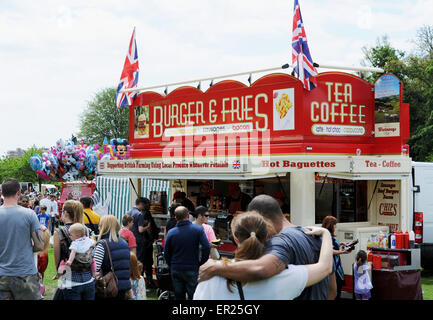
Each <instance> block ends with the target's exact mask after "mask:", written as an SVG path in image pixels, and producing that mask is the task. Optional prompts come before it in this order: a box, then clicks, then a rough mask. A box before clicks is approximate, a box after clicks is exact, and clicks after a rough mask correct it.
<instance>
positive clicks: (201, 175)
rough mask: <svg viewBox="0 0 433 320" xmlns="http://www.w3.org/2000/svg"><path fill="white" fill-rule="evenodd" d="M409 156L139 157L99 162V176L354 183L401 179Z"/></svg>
mask: <svg viewBox="0 0 433 320" xmlns="http://www.w3.org/2000/svg"><path fill="white" fill-rule="evenodd" d="M411 161H412V160H411V159H410V158H409V157H407V156H400V155H395V156H343V155H342V156H325V155H270V156H260V157H255V156H245V157H240V156H239V157H234V156H231V157H221V158H218V157H216V158H205V157H202V158H174V157H173V158H137V159H127V160H105V161H104V160H100V161H98V175H103V176H120V177H130V178H149V179H160V180H161V179H163V180H174V179H188V180H202V179H213V180H251V179H265V178H272V177H277V176H280V177H281V176H285V175H286V174H287V173H291V172H294V173H295V172H314V173H319V174H322V175H326V174H327V175H328V176H331V175H335V176H341V175H344V176H345V177H346V178H348V179H352V180H376V179H377V178H376V177H381V178H384V180H385V179H386V180H395V179H396V178H397V179H401V177H402V176H405V175H406V176H407V175H409V174H410V172H411V171H412V166H411Z"/></svg>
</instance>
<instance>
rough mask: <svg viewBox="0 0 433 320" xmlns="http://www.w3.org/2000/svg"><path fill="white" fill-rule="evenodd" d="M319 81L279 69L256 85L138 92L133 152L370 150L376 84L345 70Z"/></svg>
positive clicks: (229, 83)
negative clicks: (313, 83) (306, 84)
mask: <svg viewBox="0 0 433 320" xmlns="http://www.w3.org/2000/svg"><path fill="white" fill-rule="evenodd" d="M317 82H318V86H317V88H316V89H314V90H312V91H307V90H304V89H303V87H302V83H301V82H300V81H299V80H298V79H297V78H294V77H292V76H290V75H288V74H282V73H276V74H269V75H266V76H264V77H262V78H260V79H258V80H257V81H255V82H254V83H253V84H252V85H251V86H246V85H245V84H243V83H241V82H238V81H233V80H227V81H222V82H219V83H217V84H215V85H213V86H212V87H210V88H209V89H207V90H206V91H205V92H203V91H201V90H199V89H197V88H195V87H191V86H185V87H181V88H177V89H175V90H174V91H172V92H171V93H169V94H168V95H161V94H159V93H156V92H144V93H141V94H139V95H138V96H137V98H136V99H135V101H134V105H133V106H132V107H130V144H131V146H132V149H131V156H132V157H161V156H183V157H185V156H197V155H198V154H199V155H202V156H216V155H219V156H227V155H233V154H244V155H246V154H272V155H284V154H303V153H321V154H322V153H327V154H355V153H356V152H357V151H356V150H361V149H362V152H363V154H371V153H372V150H373V145H374V86H373V85H371V84H370V83H368V82H367V81H365V80H363V79H361V78H359V77H356V76H354V75H351V74H347V73H340V72H328V73H322V74H319V75H318V76H317ZM398 149H399V150H400V146H399V147H398Z"/></svg>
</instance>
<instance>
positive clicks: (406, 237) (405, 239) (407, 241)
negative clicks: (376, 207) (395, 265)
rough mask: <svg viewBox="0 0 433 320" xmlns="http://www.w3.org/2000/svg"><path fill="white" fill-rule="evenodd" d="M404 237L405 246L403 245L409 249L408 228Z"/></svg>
mask: <svg viewBox="0 0 433 320" xmlns="http://www.w3.org/2000/svg"><path fill="white" fill-rule="evenodd" d="M403 239H404V246H403V248H404V249H409V232H408V231H407V230H406V232H405V233H404V236H403Z"/></svg>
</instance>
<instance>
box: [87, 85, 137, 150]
mask: <svg viewBox="0 0 433 320" xmlns="http://www.w3.org/2000/svg"><path fill="white" fill-rule="evenodd" d="M128 112H129V108H128V107H122V108H120V109H117V107H116V90H115V89H114V88H107V89H103V90H101V91H100V92H98V93H96V95H95V97H94V98H93V99H92V100H91V101H90V102H89V103H88V104H87V108H86V109H85V110H84V112H83V113H82V115H81V118H80V133H79V137H80V138H81V139H84V141H85V143H86V144H88V145H89V144H99V145H101V144H102V142H103V141H104V138H105V137H107V139H108V140H110V139H112V138H122V139H128V132H129V130H128V120H129V118H128Z"/></svg>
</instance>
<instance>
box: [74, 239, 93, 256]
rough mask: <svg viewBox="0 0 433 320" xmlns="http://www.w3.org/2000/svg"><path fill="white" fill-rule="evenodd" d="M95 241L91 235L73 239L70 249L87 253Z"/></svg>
mask: <svg viewBox="0 0 433 320" xmlns="http://www.w3.org/2000/svg"><path fill="white" fill-rule="evenodd" d="M94 243H95V241H94V240H93V239H90V238H89V237H81V238H78V239H75V240H74V241H72V243H71V245H70V247H69V249H70V250H75V251H76V252H77V253H86V252H87V251H88V250H89V249H90V247H91V246H93V244H94Z"/></svg>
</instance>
